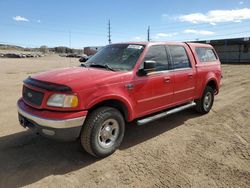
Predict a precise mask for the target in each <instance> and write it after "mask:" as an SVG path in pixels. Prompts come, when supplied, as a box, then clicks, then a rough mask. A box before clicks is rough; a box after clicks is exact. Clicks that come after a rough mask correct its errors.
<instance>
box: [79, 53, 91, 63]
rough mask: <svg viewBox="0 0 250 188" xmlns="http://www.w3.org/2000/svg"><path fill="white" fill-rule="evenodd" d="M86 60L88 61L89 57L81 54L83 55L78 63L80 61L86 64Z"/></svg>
mask: <svg viewBox="0 0 250 188" xmlns="http://www.w3.org/2000/svg"><path fill="white" fill-rule="evenodd" d="M88 59H89V56H87V55H85V54H83V55H81V57H80V59H79V61H80V62H86V61H87V60H88Z"/></svg>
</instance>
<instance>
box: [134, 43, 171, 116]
mask: <svg viewBox="0 0 250 188" xmlns="http://www.w3.org/2000/svg"><path fill="white" fill-rule="evenodd" d="M146 60H153V61H155V62H156V69H157V70H156V71H155V72H152V73H149V74H148V75H144V76H136V77H135V79H134V89H133V93H131V94H132V95H133V98H134V100H135V101H134V102H135V104H136V105H135V108H136V113H137V114H138V116H143V115H146V114H149V113H152V112H156V111H158V110H160V109H163V108H165V107H167V106H169V105H170V104H171V103H172V100H173V73H172V72H171V71H170V60H169V58H168V56H167V52H166V47H165V45H154V46H151V47H150V48H149V49H148V51H147V53H146V55H145V58H144V61H146ZM144 61H143V62H144ZM141 68H143V63H142V64H141Z"/></svg>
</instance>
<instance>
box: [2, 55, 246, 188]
mask: <svg viewBox="0 0 250 188" xmlns="http://www.w3.org/2000/svg"><path fill="white" fill-rule="evenodd" d="M73 65H79V63H78V60H77V59H71V62H70V59H66V58H62V57H59V56H56V55H52V56H46V57H42V58H34V59H0V66H1V68H0V75H1V79H0V86H1V90H0V104H1V107H0V187H3V188H8V187H20V186H29V187H97V186H100V187H118V186H119V187H250V65H223V66H222V67H223V76H224V79H223V86H222V89H221V92H220V94H219V95H218V96H216V100H215V104H214V107H213V110H212V111H211V112H210V113H209V114H208V115H204V116H199V115H198V114H197V113H196V112H195V111H193V110H192V109H190V110H186V111H184V112H181V113H179V114H175V115H172V116H169V117H168V118H166V119H162V120H159V121H155V122H153V123H150V124H147V125H143V126H136V125H135V124H130V125H128V126H127V130H126V134H125V140H124V141H123V143H122V145H121V147H120V149H119V150H118V151H117V152H115V153H114V154H113V155H112V156H110V157H107V158H105V159H102V160H96V159H94V158H92V157H91V156H89V155H88V154H86V153H85V152H83V151H82V149H81V146H80V144H79V143H78V142H71V143H58V142H54V141H51V140H47V139H44V138H41V137H39V136H36V135H34V134H32V133H31V132H30V131H27V130H25V129H23V128H22V127H21V126H20V125H19V124H18V121H17V112H16V101H17V99H18V98H19V97H20V95H21V88H22V80H23V79H25V78H26V77H27V76H28V75H32V74H35V73H37V72H41V71H45V70H49V69H52V68H58V67H67V66H73Z"/></svg>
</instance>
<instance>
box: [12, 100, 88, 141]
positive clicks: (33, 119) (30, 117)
mask: <svg viewBox="0 0 250 188" xmlns="http://www.w3.org/2000/svg"><path fill="white" fill-rule="evenodd" d="M17 110H18V119H19V122H20V124H21V125H22V126H23V127H28V128H30V129H31V130H32V131H34V132H36V133H38V134H40V135H42V136H45V137H48V138H52V139H56V140H62V141H70V140H75V139H76V138H78V137H79V135H80V132H81V128H82V125H83V123H84V121H85V118H86V115H87V112H85V111H83V112H82V113H79V112H75V113H74V112H71V113H65V112H61V113H60V112H50V111H46V113H44V112H42V111H40V110H37V109H34V108H31V107H29V106H28V105H26V104H25V103H24V102H23V100H22V99H20V100H19V101H18V103H17ZM40 112H41V114H40V115H39V113H40ZM44 115H47V117H50V118H46V117H44ZM79 115H81V116H80V117H74V116H79ZM56 117H60V118H56ZM68 117H71V118H68Z"/></svg>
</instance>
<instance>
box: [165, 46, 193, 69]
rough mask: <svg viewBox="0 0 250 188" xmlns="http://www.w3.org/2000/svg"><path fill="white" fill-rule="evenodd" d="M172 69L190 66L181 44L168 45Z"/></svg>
mask: <svg viewBox="0 0 250 188" xmlns="http://www.w3.org/2000/svg"><path fill="white" fill-rule="evenodd" d="M169 51H170V54H171V57H172V65H173V69H182V68H190V67H191V64H190V61H189V58H188V56H187V52H186V50H185V48H184V47H183V46H169Z"/></svg>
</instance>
